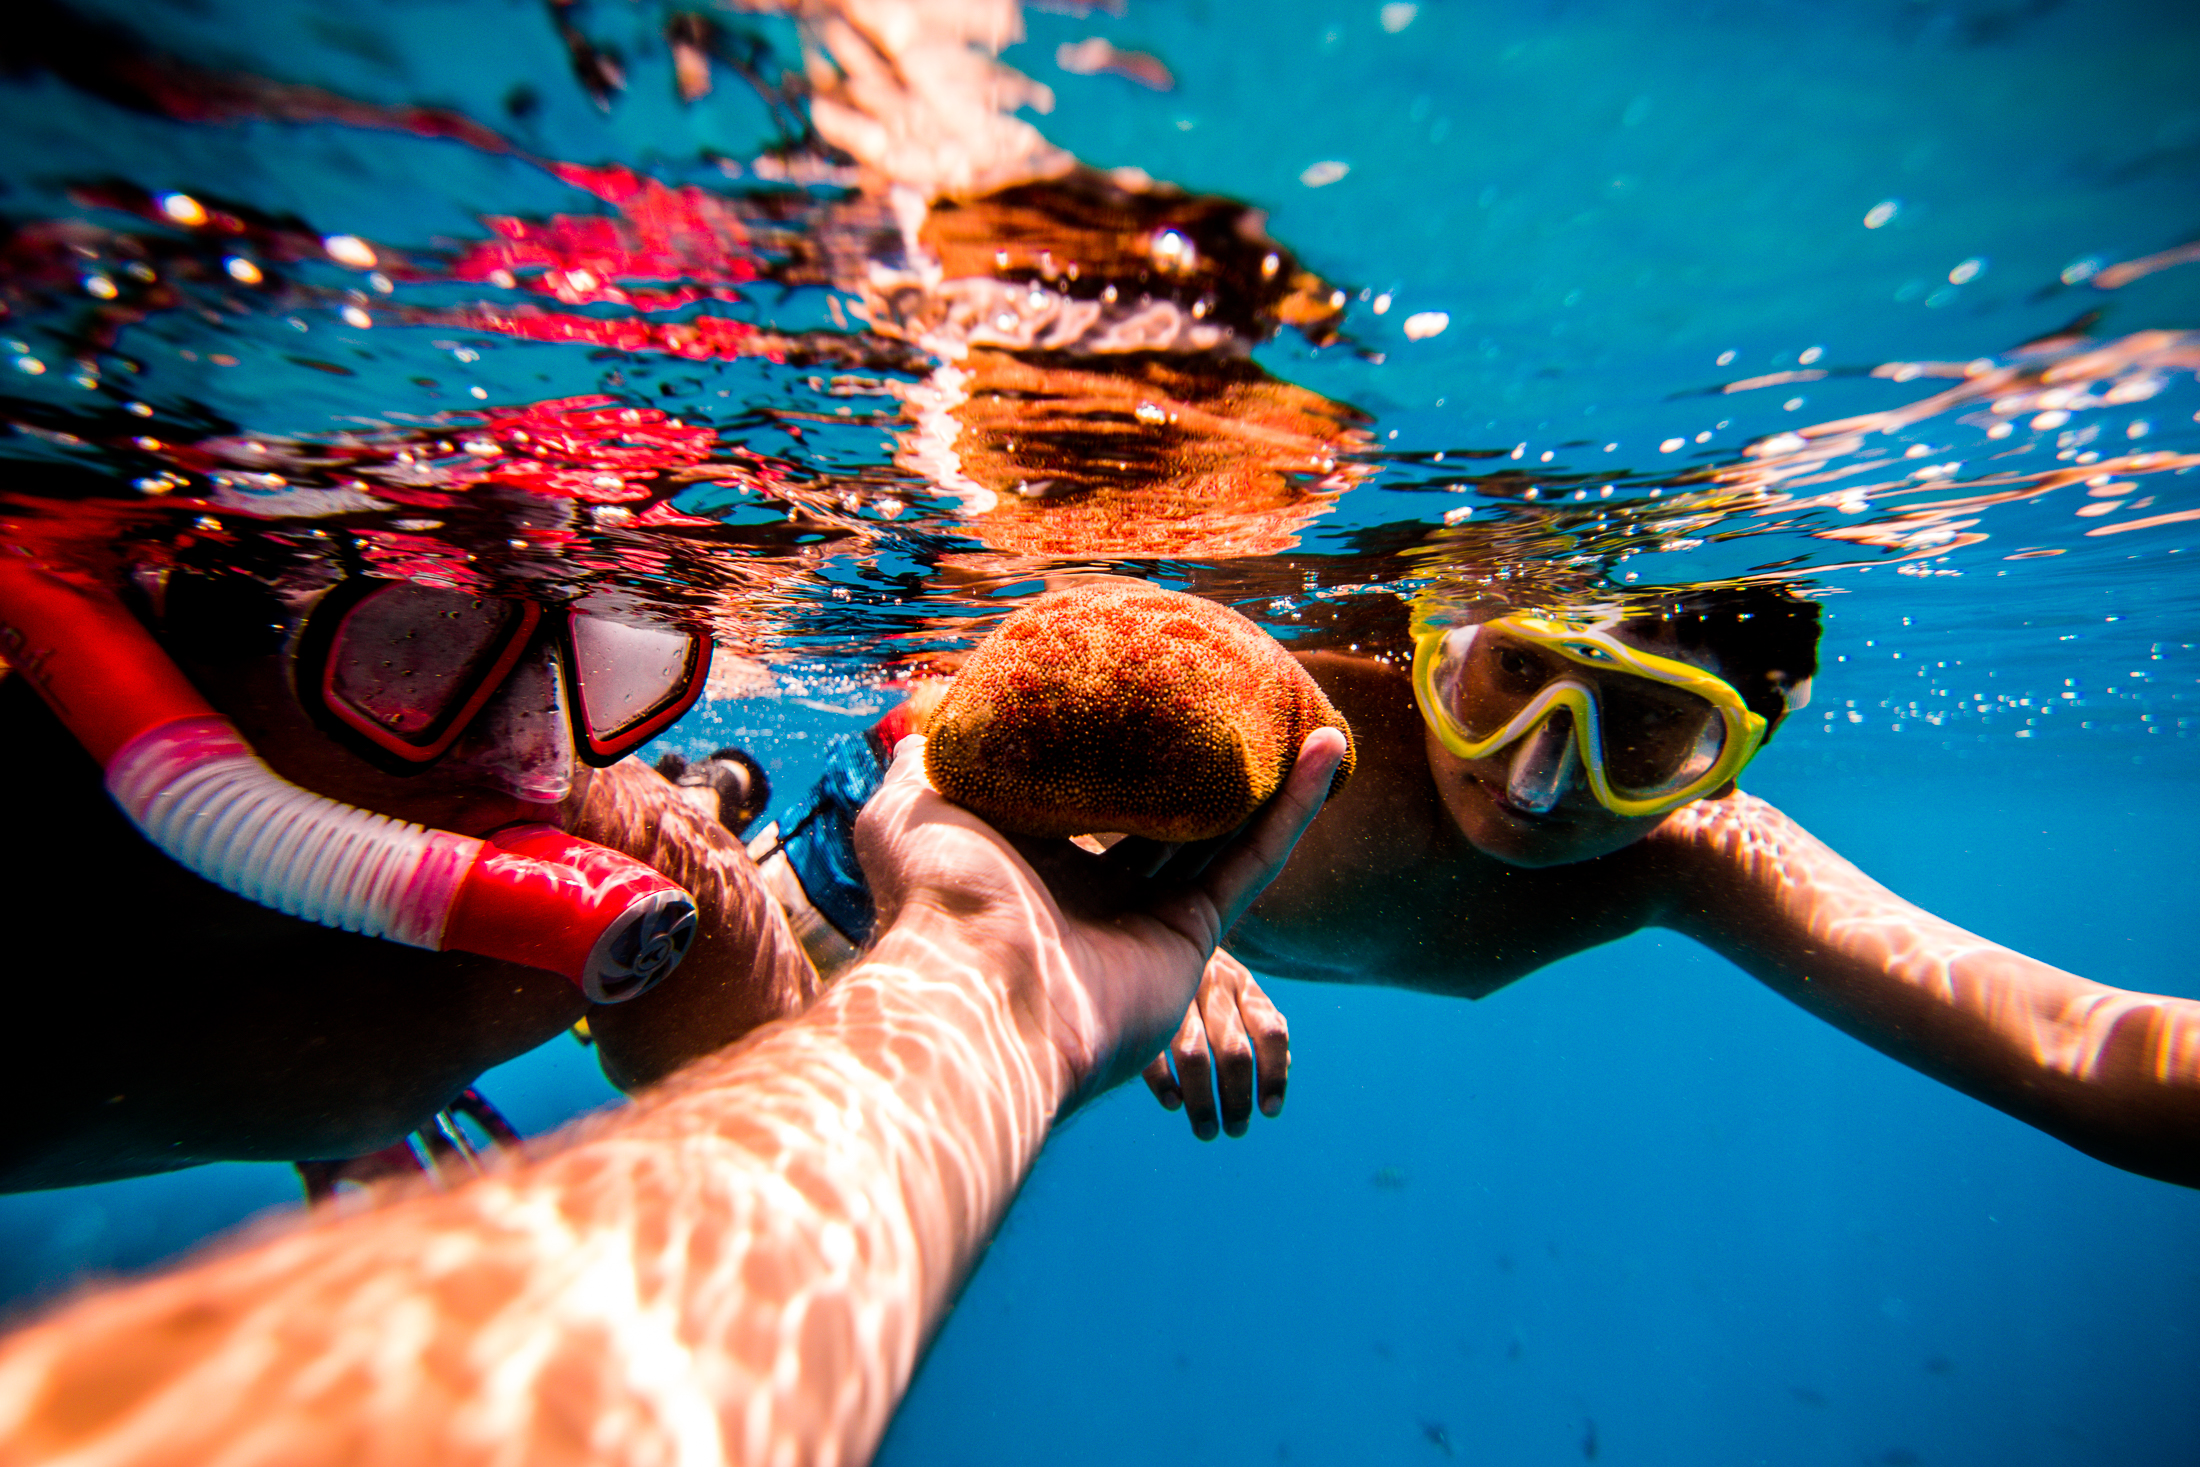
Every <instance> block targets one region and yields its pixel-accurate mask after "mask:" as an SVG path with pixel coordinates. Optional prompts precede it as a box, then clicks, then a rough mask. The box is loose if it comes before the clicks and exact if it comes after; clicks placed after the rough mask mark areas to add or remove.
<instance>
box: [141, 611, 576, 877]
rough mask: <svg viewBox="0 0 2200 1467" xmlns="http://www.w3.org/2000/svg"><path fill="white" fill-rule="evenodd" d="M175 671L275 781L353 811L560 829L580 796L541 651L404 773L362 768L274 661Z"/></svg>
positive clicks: (466, 831)
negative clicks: (458, 730) (438, 754)
mask: <svg viewBox="0 0 2200 1467" xmlns="http://www.w3.org/2000/svg"><path fill="white" fill-rule="evenodd" d="M185 670H186V671H187V672H188V673H189V674H190V675H191V680H192V681H193V682H194V683H196V684H197V685H198V687H199V689H200V691H201V692H203V693H205V694H206V696H207V699H208V701H210V702H211V703H213V705H214V706H215V708H216V709H218V710H219V711H220V712H221V713H222V714H223V715H224V716H225V717H227V718H228V719H229V720H230V721H231V722H232V723H234V724H236V725H237V728H238V729H239V731H240V732H242V733H243V734H244V736H245V739H246V740H247V742H249V743H250V744H251V745H252V747H253V749H254V751H255V752H257V753H258V754H259V756H260V757H261V758H263V759H265V760H266V761H267V762H268V764H269V765H271V766H272V767H273V768H274V770H275V772H276V773H278V774H280V775H282V776H283V777H284V778H285V779H288V780H290V781H291V782H292V783H294V784H298V785H302V786H304V787H305V788H307V789H309V790H312V791H314V792H315V793H316V794H322V795H326V796H328V797H329V798H330V799H334V800H341V801H342V802H344V803H345V804H348V805H357V806H359V807H360V808H361V809H365V810H373V811H375V812H377V813H378V814H383V815H391V816H395V817H396V818H398V819H400V820H411V821H416V822H418V823H419V824H421V825H426V826H429V827H431V828H434V829H439V830H453V831H457V832H459V833H460V834H463V835H481V834H485V833H487V832H488V831H492V830H495V829H497V828H499V827H500V826H505V825H510V824H512V823H514V822H515V821H523V820H524V821H538V820H539V821H544V822H547V823H549V824H553V825H564V824H567V823H569V822H567V821H565V820H563V819H561V818H560V806H561V804H562V805H564V807H565V808H566V809H568V810H571V809H575V808H577V807H578V802H579V800H580V798H581V797H583V796H585V794H586V793H587V788H588V775H589V769H588V766H586V765H585V764H583V763H581V762H580V761H579V760H578V759H577V758H575V756H574V752H573V743H572V736H571V733H570V731H569V724H568V720H567V717H566V714H565V711H564V708H563V704H562V698H563V689H562V687H561V679H560V678H559V676H558V673H557V664H556V659H555V656H554V654H552V653H551V652H550V651H549V649H548V648H541V649H538V651H537V652H536V653H533V654H530V656H529V657H528V658H527V659H525V660H524V661H523V662H522V663H521V664H520V665H519V666H518V667H516V668H514V669H513V672H512V675H511V677H510V678H509V679H508V680H507V681H506V682H505V684H504V685H503V687H501V688H500V689H499V690H498V691H497V693H496V696H495V697H494V698H493V699H492V700H491V701H490V702H489V703H488V704H487V705H486V706H484V707H483V708H482V710H481V712H480V714H479V715H478V716H477V717H476V718H475V719H474V721H473V722H472V724H470V725H469V726H468V728H467V730H466V732H465V734H464V735H462V736H461V737H460V739H459V740H458V742H457V743H456V744H454V745H452V747H451V749H450V752H449V753H448V754H446V755H445V756H444V757H443V758H441V759H439V760H438V761H436V762H435V763H434V764H432V765H430V766H428V767H426V768H424V769H421V770H419V771H418V772H416V773H408V774H403V775H397V774H391V773H389V772H387V771H385V770H383V769H381V768H378V767H377V766H375V765H373V764H370V763H368V762H367V761H366V760H365V759H363V758H361V757H360V756H359V755H358V754H355V753H353V752H352V751H351V750H349V749H347V748H345V747H344V746H343V745H342V744H340V743H338V742H337V741H336V740H334V739H332V738H330V737H329V735H328V734H327V732H326V731H324V730H323V729H321V728H320V727H319V726H318V725H316V724H315V723H314V722H313V720H312V719H311V718H309V717H308V716H307V714H306V711H305V709H304V708H303V707H302V706H301V705H300V704H299V702H298V700H297V698H296V696H295V695H294V694H293V693H292V691H291V686H290V669H289V665H288V658H287V657H286V656H285V655H283V654H279V653H278V654H271V655H268V656H264V657H254V658H251V659H249V660H245V661H240V662H233V663H226V664H223V665H219V666H187V667H186V669H185Z"/></svg>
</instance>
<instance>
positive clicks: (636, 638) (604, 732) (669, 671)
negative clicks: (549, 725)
mask: <svg viewBox="0 0 2200 1467" xmlns="http://www.w3.org/2000/svg"><path fill="white" fill-rule="evenodd" d="M701 652H702V645H701V639H699V638H698V637H696V636H695V635H694V634H693V633H691V632H682V631H671V630H668V629H666V628H664V627H637V626H628V625H627V624H626V623H624V622H616V621H609V620H606V619H605V618H603V617H599V616H576V617H574V618H573V681H574V684H575V692H576V701H577V702H578V704H579V709H580V719H581V725H582V728H583V729H584V730H585V731H586V733H587V735H588V739H589V742H590V743H591V744H592V745H594V746H595V750H596V752H597V753H599V754H608V753H610V752H612V751H611V748H610V746H612V745H614V744H618V743H620V742H622V741H632V742H633V743H634V744H636V745H637V746H638V745H639V744H640V743H642V742H646V741H647V739H648V738H650V737H653V736H654V735H655V733H656V732H657V729H656V728H654V727H651V726H650V725H651V724H652V723H653V722H655V721H656V720H658V719H659V718H660V717H661V716H662V715H664V714H665V713H667V712H669V711H671V710H673V709H676V708H678V707H680V706H681V705H682V704H683V703H684V702H685V701H686V700H687V699H688V697H689V695H690V694H691V693H692V692H693V690H694V688H695V684H696V682H697V680H698V679H699V678H700V677H701V676H702V673H703V661H702V655H701Z"/></svg>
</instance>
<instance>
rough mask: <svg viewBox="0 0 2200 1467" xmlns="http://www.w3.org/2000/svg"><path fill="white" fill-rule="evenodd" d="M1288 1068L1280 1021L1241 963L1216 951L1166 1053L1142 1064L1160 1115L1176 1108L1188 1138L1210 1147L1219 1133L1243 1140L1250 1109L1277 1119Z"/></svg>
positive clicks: (1287, 1040)
mask: <svg viewBox="0 0 2200 1467" xmlns="http://www.w3.org/2000/svg"><path fill="white" fill-rule="evenodd" d="M1171 1060H1174V1061H1175V1072H1174V1075H1173V1076H1172V1074H1171V1071H1170V1061H1171ZM1290 1069H1291V1034H1290V1028H1289V1026H1288V1025H1287V1024H1286V1023H1285V1022H1284V1018H1283V1015H1282V1014H1281V1013H1280V1012H1278V1011H1277V1009H1276V1006H1275V1004H1273V1003H1272V1002H1270V1001H1269V998H1268V995H1267V994H1266V993H1263V992H1262V991H1261V987H1260V984H1258V983H1257V982H1255V981H1254V980H1253V975H1252V974H1251V973H1249V972H1247V971H1246V970H1245V965H1244V964H1242V963H1240V962H1239V961H1238V960H1237V959H1235V958H1233V957H1231V956H1230V955H1229V954H1228V953H1225V952H1217V953H1216V954H1215V955H1214V957H1213V958H1212V959H1210V960H1209V962H1208V965H1207V971H1206V974H1205V975H1204V977H1203V978H1202V980H1201V982H1200V989H1199V993H1198V995H1197V996H1196V997H1195V998H1194V999H1193V1001H1192V1005H1191V1007H1190V1009H1188V1010H1187V1011H1186V1012H1185V1015H1184V1021H1183V1022H1182V1023H1181V1024H1179V1025H1178V1026H1177V1031H1176V1036H1175V1037H1174V1038H1173V1039H1171V1040H1170V1041H1169V1047H1168V1050H1167V1051H1166V1052H1165V1053H1163V1054H1161V1055H1157V1056H1156V1057H1155V1058H1154V1060H1153V1062H1152V1063H1151V1064H1149V1065H1147V1066H1146V1069H1145V1080H1146V1088H1147V1089H1149V1090H1151V1091H1152V1092H1153V1094H1154V1098H1155V1099H1156V1100H1158V1101H1160V1102H1161V1105H1162V1108H1163V1109H1165V1110H1172V1111H1173V1110H1177V1109H1180V1108H1181V1109H1182V1110H1183V1111H1184V1113H1185V1118H1186V1119H1187V1120H1189V1121H1190V1122H1191V1125H1192V1134H1193V1135H1195V1136H1197V1137H1198V1138H1199V1139H1200V1140H1202V1141H1212V1140H1213V1139H1214V1138H1215V1136H1216V1135H1217V1134H1224V1135H1229V1136H1242V1135H1244V1134H1245V1132H1246V1129H1247V1128H1248V1126H1249V1125H1250V1124H1251V1121H1252V1115H1253V1108H1254V1106H1255V1105H1256V1104H1258V1106H1259V1108H1260V1112H1261V1114H1262V1115H1265V1116H1274V1115H1277V1114H1278V1113H1280V1112H1281V1111H1282V1110H1283V1091H1284V1084H1285V1081H1286V1079H1287V1078H1288V1077H1289V1074H1290Z"/></svg>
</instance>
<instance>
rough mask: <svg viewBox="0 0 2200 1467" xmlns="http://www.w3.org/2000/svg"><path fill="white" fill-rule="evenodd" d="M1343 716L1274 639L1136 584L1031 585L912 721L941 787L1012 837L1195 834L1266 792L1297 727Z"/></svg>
mask: <svg viewBox="0 0 2200 1467" xmlns="http://www.w3.org/2000/svg"><path fill="white" fill-rule="evenodd" d="M1323 725H1327V726H1328V727H1331V728H1335V729H1340V730H1342V731H1343V732H1344V735H1345V741H1346V745H1347V747H1346V751H1345V757H1344V762H1343V764H1342V765H1340V766H1339V767H1338V770H1337V774H1336V778H1335V780H1334V781H1333V782H1332V783H1331V785H1330V792H1331V793H1332V794H1334V793H1335V792H1336V791H1337V790H1339V789H1342V788H1343V787H1344V782H1345V780H1346V779H1347V778H1348V777H1350V775H1351V772H1352V763H1353V750H1352V748H1351V747H1350V745H1351V740H1352V729H1351V726H1350V725H1349V724H1347V723H1346V722H1345V720H1344V716H1343V715H1342V714H1340V713H1338V712H1337V710H1336V709H1335V708H1334V707H1332V706H1331V705H1330V702H1329V700H1328V698H1326V697H1324V696H1323V695H1322V691H1321V689H1320V688H1319V687H1317V686H1316V685H1315V683H1314V680H1313V679H1312V678H1311V677H1309V676H1307V674H1306V671H1305V669H1304V668H1302V667H1300V666H1299V665H1298V663H1297V662H1295V661H1293V660H1292V657H1291V654H1290V653H1288V652H1286V651H1284V649H1283V647H1282V646H1281V645H1280V644H1279V643H1277V641H1276V640H1275V639H1274V638H1273V637H1271V636H1269V635H1268V634H1267V633H1266V632H1264V631H1262V630H1261V629H1260V628H1259V627H1258V626H1256V625H1254V624H1253V623H1252V622H1250V621H1248V620H1247V619H1246V618H1244V617H1242V616H1240V615H1238V614H1237V613H1236V612H1234V611H1232V610H1230V609H1229V608H1228V607H1224V606H1218V605H1216V604H1215V603H1213V602H1211V601H1202V600H1200V599H1199V598H1198V597H1195V596H1185V595H1180V594H1178V593H1176V592H1174V591H1161V590H1156V589H1154V588H1152V587H1149V586H1135V585H1121V584H1112V585H1095V586H1081V587H1078V588H1076V589H1074V590H1070V591H1060V592H1056V593H1055V594H1053V595H1049V596H1044V597H1041V598H1040V599H1039V600H1038V601H1035V602H1033V603H1032V604H1031V605H1030V606H1027V607H1025V608H1024V609H1023V610H1021V611H1019V612H1017V613H1015V614H1014V615H1013V616H1011V617H1009V618H1008V619H1007V620H1006V621H1004V622H1002V623H1001V625H1000V626H999V627H998V628H997V629H995V631H994V632H993V634H992V635H991V636H989V637H987V638H986V639H985V641H983V642H982V643H980V644H979V645H978V648H977V650H976V651H975V652H973V653H972V654H971V655H970V659H969V661H968V662H966V663H965V664H964V665H963V668H962V671H961V672H960V673H959V674H958V675H957V676H956V678H955V681H954V683H953V685H952V686H951V687H950V688H949V689H948V691H947V695H946V697H945V698H944V699H943V700H942V701H941V703H940V706H939V708H938V710H937V711H936V712H935V713H934V714H933V715H932V718H931V720H930V724H929V727H928V729H927V734H928V740H927V743H926V746H925V772H926V773H927V774H929V775H930V776H931V779H932V784H933V786H934V787H935V788H937V789H938V790H939V792H940V793H941V794H943V795H945V796H946V797H947V798H948V799H950V800H953V801H954V802H955V803H957V804H959V805H962V806H963V807H964V808H966V809H969V810H972V811H975V812H976V813H977V814H979V815H982V816H984V817H985V819H987V820H988V821H990V822H992V823H993V824H994V825H996V826H998V827H999V828H1000V829H1002V830H1005V831H1010V832H1013V833H1015V834H1018V835H1034V836H1068V835H1085V834H1094V833H1101V832H1121V833H1124V834H1127V835H1142V836H1147V837H1149V838H1151V839H1154V840H1163V841H1195V840H1206V839H1208V838H1210V837H1213V836H1218V835H1223V834H1226V833H1228V832H1229V831H1231V830H1234V829H1236V828H1237V827H1238V826H1239V825H1240V824H1242V823H1243V822H1244V820H1245V819H1246V817H1247V816H1249V815H1251V814H1252V813H1253V812H1254V811H1255V810H1257V809H1259V808H1260V806H1261V804H1262V803H1263V802H1264V801H1266V800H1267V799H1268V797H1269V796H1270V795H1272V794H1274V793H1275V792H1276V789H1277V788H1278V786H1280V785H1281V784H1282V783H1283V780H1284V778H1285V776H1286V775H1288V774H1289V773H1290V771H1291V765H1292V763H1293V761H1294V760H1295V759H1296V758H1297V757H1298V751H1299V747H1300V746H1301V745H1302V744H1303V743H1305V741H1306V738H1307V735H1309V734H1311V733H1312V732H1313V731H1314V730H1315V729H1316V728H1319V727H1322V726H1323Z"/></svg>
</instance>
